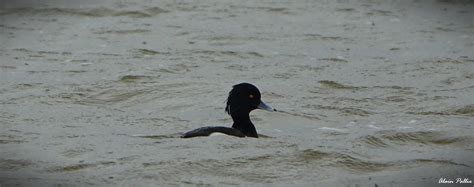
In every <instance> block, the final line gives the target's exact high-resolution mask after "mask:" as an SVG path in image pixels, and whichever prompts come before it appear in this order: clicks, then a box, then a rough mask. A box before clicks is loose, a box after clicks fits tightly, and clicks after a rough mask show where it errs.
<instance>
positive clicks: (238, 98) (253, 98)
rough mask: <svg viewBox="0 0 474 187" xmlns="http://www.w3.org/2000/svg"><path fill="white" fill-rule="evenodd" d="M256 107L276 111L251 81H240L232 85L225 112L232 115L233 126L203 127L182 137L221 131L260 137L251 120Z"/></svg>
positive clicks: (229, 133) (228, 133) (242, 135)
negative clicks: (251, 114)
mask: <svg viewBox="0 0 474 187" xmlns="http://www.w3.org/2000/svg"><path fill="white" fill-rule="evenodd" d="M255 109H262V110H267V111H276V109H273V108H272V107H270V106H268V105H267V104H265V103H264V102H263V101H262V100H261V99H260V91H259V90H258V88H257V87H256V86H254V85H252V84H250V83H240V84H236V85H234V86H232V90H231V91H230V92H229V96H228V97H227V103H226V107H225V112H226V113H227V114H229V115H230V116H231V117H232V120H233V121H234V123H233V124H232V128H230V127H222V126H210V127H201V128H198V129H194V130H192V131H189V132H186V133H184V134H183V135H182V136H181V138H192V137H197V136H209V135H211V134H212V133H215V132H219V133H224V134H227V135H231V136H237V137H246V136H247V137H253V138H258V134H257V130H256V129H255V126H254V125H253V123H252V121H250V116H249V113H250V112H251V111H252V110H255Z"/></svg>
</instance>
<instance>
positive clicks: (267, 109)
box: [257, 101, 277, 112]
mask: <svg viewBox="0 0 474 187" xmlns="http://www.w3.org/2000/svg"><path fill="white" fill-rule="evenodd" d="M257 108H258V109H262V110H266V111H270V112H273V111H277V110H276V109H274V108H272V107H270V106H268V105H267V104H265V103H264V102H263V101H261V102H260V104H259V105H258V106H257Z"/></svg>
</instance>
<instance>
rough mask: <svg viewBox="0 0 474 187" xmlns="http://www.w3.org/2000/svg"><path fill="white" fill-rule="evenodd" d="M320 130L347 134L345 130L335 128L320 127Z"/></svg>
mask: <svg viewBox="0 0 474 187" xmlns="http://www.w3.org/2000/svg"><path fill="white" fill-rule="evenodd" d="M319 130H328V131H338V132H345V130H343V129H338V128H333V127H320V128H319Z"/></svg>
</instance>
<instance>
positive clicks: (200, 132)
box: [181, 126, 245, 138]
mask: <svg viewBox="0 0 474 187" xmlns="http://www.w3.org/2000/svg"><path fill="white" fill-rule="evenodd" d="M216 132H219V133H224V134H227V135H231V136H237V137H245V135H244V134H243V133H242V132H240V131H239V130H237V129H234V128H230V127H221V126H210V127H201V128H198V129H194V130H192V131H189V132H186V133H184V134H183V135H182V136H181V138H192V137H197V136H209V135H211V134H212V133H216Z"/></svg>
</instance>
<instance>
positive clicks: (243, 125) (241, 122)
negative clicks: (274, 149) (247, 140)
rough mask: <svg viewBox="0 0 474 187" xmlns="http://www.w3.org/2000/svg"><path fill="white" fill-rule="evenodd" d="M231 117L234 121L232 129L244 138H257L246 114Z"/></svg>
mask: <svg viewBox="0 0 474 187" xmlns="http://www.w3.org/2000/svg"><path fill="white" fill-rule="evenodd" d="M231 116H232V119H233V120H234V124H233V125H232V128H234V129H237V130H239V131H240V132H242V133H243V134H244V135H245V136H248V137H255V138H258V134H257V130H256V129H255V126H254V125H253V123H252V121H250V116H249V114H248V113H238V114H232V115H231Z"/></svg>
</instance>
